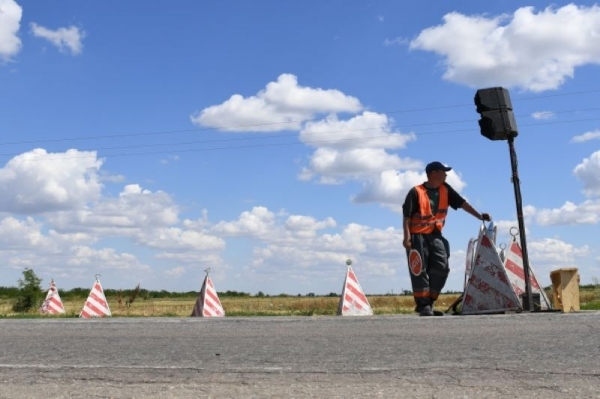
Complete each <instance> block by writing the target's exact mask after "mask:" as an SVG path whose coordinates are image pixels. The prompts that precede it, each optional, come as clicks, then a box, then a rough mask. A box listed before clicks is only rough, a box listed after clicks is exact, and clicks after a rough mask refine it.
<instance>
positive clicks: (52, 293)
mask: <svg viewBox="0 0 600 399" xmlns="http://www.w3.org/2000/svg"><path fill="white" fill-rule="evenodd" d="M40 313H42V314H63V313H65V307H64V305H63V303H62V300H61V299H60V295H58V290H57V289H56V284H55V283H54V279H52V280H50V289H49V290H48V294H47V295H46V299H45V300H44V302H43V303H42V306H41V307H40Z"/></svg>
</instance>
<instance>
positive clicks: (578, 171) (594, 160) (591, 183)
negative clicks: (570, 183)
mask: <svg viewBox="0 0 600 399" xmlns="http://www.w3.org/2000/svg"><path fill="white" fill-rule="evenodd" d="M573 174H575V176H576V177H577V178H578V179H579V180H581V181H582V182H583V192H584V193H585V194H586V195H588V196H600V151H596V152H594V153H593V154H592V155H591V156H590V157H589V158H585V159H584V160H583V161H582V162H581V163H580V164H579V165H577V166H576V167H575V169H574V170H573Z"/></svg>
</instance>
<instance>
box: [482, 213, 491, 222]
mask: <svg viewBox="0 0 600 399" xmlns="http://www.w3.org/2000/svg"><path fill="white" fill-rule="evenodd" d="M481 220H484V221H486V222H489V221H490V220H492V216H491V215H490V214H489V213H482V214H481Z"/></svg>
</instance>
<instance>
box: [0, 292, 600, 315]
mask: <svg viewBox="0 0 600 399" xmlns="http://www.w3.org/2000/svg"><path fill="white" fill-rule="evenodd" d="M548 297H549V298H550V300H552V299H551V298H552V293H551V292H548ZM456 298H458V295H457V294H452V295H451V294H445V295H441V296H440V298H439V300H438V301H437V302H436V308H437V309H439V310H442V311H445V310H446V309H448V307H450V305H451V304H452V303H453V302H454V301H455V300H456ZM368 299H369V303H370V304H371V307H372V308H373V312H374V313H375V314H377V315H383V314H412V313H413V311H414V301H413V298H412V296H399V295H397V296H376V295H373V296H368ZM339 300H340V299H339V297H244V298H239V297H238V298H233V297H222V298H221V303H222V304H223V308H224V309H225V313H226V315H227V316H319V315H335V314H336V312H337V308H338V304H339ZM12 303H13V302H12V301H11V300H7V299H0V317H32V316H36V315H38V314H37V312H36V311H33V312H31V313H29V314H27V315H18V314H15V313H13V312H12V309H11V307H12ZM84 303H85V298H81V299H77V300H64V301H63V304H64V306H65V309H66V311H67V314H66V315H65V317H78V316H79V313H80V312H81V309H82V308H83V304H84ZM108 303H109V307H110V310H111V312H112V315H113V316H114V317H188V316H190V315H191V313H192V310H193V308H194V304H195V303H196V298H182V299H142V298H138V299H136V301H135V302H134V303H133V304H131V305H130V306H125V305H124V304H121V305H119V304H118V302H117V298H116V297H115V298H112V297H109V298H108ZM580 303H581V308H582V309H599V308H600V307H599V306H598V305H599V304H600V287H596V288H595V289H591V290H582V291H580Z"/></svg>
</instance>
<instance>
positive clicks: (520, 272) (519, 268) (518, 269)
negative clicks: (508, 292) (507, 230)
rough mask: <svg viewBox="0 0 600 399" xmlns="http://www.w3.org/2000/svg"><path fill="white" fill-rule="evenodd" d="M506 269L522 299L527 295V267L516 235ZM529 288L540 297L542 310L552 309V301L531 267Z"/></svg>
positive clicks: (506, 257)
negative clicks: (522, 296)
mask: <svg viewBox="0 0 600 399" xmlns="http://www.w3.org/2000/svg"><path fill="white" fill-rule="evenodd" d="M504 268H505V269H506V274H507V275H508V279H509V280H510V282H511V284H512V287H513V290H514V291H515V293H516V294H517V296H518V297H519V298H520V297H521V295H523V294H524V293H525V266H524V263H523V252H522V251H521V246H520V245H519V244H518V243H517V240H516V235H513V240H512V242H511V243H510V245H509V247H508V249H507V251H506V254H505V259H504ZM529 286H530V287H531V292H532V293H533V294H539V295H540V309H541V310H548V309H550V301H549V300H548V297H547V296H546V293H545V292H544V290H543V288H542V287H541V285H540V283H539V282H538V279H537V278H536V276H535V273H534V272H533V269H532V268H531V265H529Z"/></svg>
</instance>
